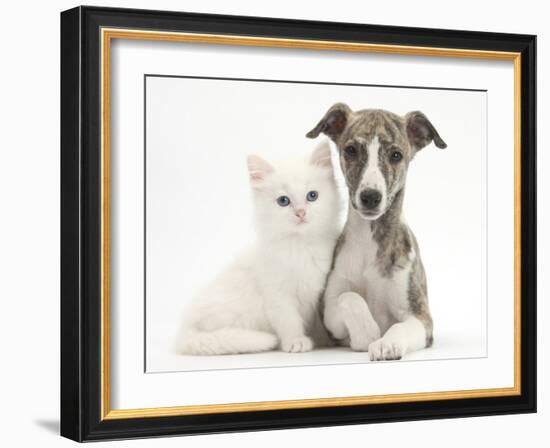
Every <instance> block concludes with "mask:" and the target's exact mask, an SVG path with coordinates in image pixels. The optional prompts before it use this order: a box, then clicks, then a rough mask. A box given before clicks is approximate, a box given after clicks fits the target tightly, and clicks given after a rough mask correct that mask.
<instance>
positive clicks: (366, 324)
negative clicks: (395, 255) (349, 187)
mask: <svg viewBox="0 0 550 448" xmlns="http://www.w3.org/2000/svg"><path fill="white" fill-rule="evenodd" d="M377 251H378V245H377V243H376V241H375V240H374V238H373V235H372V232H371V230H370V226H366V225H365V222H364V221H363V220H362V219H361V218H360V217H359V215H358V213H356V212H352V213H350V216H349V218H348V228H347V232H346V239H345V240H344V245H343V246H342V248H341V250H340V253H339V256H338V258H337V259H336V264H335V267H334V270H333V272H332V273H331V275H330V277H329V281H328V285H327V289H326V292H325V313H324V320H325V325H326V326H327V328H328V330H329V331H330V332H331V333H332V334H333V335H334V336H335V337H336V338H338V339H346V338H349V343H350V346H351V348H353V349H354V350H360V351H367V350H368V351H369V353H370V355H369V356H370V358H371V359H373V360H378V359H386V358H385V357H387V356H388V355H389V354H397V353H398V354H399V355H398V356H403V355H404V354H405V353H407V352H409V351H413V350H418V349H420V348H422V347H424V345H425V340H426V332H425V329H424V326H423V325H422V324H421V323H420V322H419V321H418V319H416V318H415V317H414V316H412V315H411V314H410V312H409V307H408V301H407V290H408V286H409V285H408V282H409V280H408V279H409V274H410V270H411V268H412V262H413V260H414V258H415V256H416V254H415V253H414V251H413V252H411V254H410V256H409V262H408V264H407V265H406V266H405V267H404V268H403V269H402V270H401V271H397V272H395V273H394V274H393V276H392V277H391V278H388V277H384V276H383V275H382V274H381V273H380V271H379V268H378V266H377V261H376V254H377ZM380 335H384V336H383V337H382V338H380Z"/></svg>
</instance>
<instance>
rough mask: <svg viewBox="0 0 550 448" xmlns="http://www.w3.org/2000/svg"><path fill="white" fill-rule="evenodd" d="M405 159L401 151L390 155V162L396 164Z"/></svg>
mask: <svg viewBox="0 0 550 448" xmlns="http://www.w3.org/2000/svg"><path fill="white" fill-rule="evenodd" d="M402 158H403V154H401V153H400V152H399V151H392V153H391V154H390V160H391V161H392V162H394V163H397V162H400V161H401V159H402Z"/></svg>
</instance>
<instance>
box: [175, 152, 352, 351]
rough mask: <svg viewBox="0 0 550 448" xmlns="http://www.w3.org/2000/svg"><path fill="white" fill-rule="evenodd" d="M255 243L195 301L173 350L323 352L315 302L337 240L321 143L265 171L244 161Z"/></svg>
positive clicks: (254, 161) (332, 191)
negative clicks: (301, 157) (302, 157)
mask: <svg viewBox="0 0 550 448" xmlns="http://www.w3.org/2000/svg"><path fill="white" fill-rule="evenodd" d="M248 171H249V175H250V183H251V186H252V196H253V201H254V206H255V207H254V209H255V218H256V228H257V234H258V238H257V242H256V245H255V247H252V248H251V249H250V250H248V251H247V252H246V253H244V254H242V255H241V256H240V257H239V258H238V259H237V260H236V261H235V262H234V263H233V264H231V265H230V266H229V267H228V268H227V269H226V270H225V271H224V272H222V273H221V275H219V276H218V277H217V278H216V279H215V280H214V281H213V282H211V283H210V284H209V285H208V286H207V287H206V288H205V289H204V290H203V291H201V293H200V294H198V296H197V297H195V298H194V303H193V306H192V308H191V310H190V312H189V314H188V317H187V319H186V320H185V322H184V326H183V331H182V332H181V334H180V335H179V339H178V349H179V351H180V352H181V353H186V354H193V355H221V354H234V353H252V352H261V351H267V350H273V349H275V348H277V347H280V348H281V349H282V350H284V351H287V352H305V351H308V350H311V349H312V348H313V345H314V342H313V341H314V340H315V344H316V345H327V344H329V338H328V336H327V335H326V332H325V330H324V327H323V325H322V323H321V321H320V319H319V315H318V308H319V307H318V302H319V298H320V296H321V293H322V291H323V289H324V286H325V281H326V277H327V275H328V273H329V270H330V268H331V263H332V255H333V250H334V245H335V243H336V240H337V238H338V236H339V234H340V230H341V226H340V224H339V213H340V204H339V196H338V192H337V189H336V184H335V180H334V173H333V169H332V163H331V158H330V148H329V146H328V144H327V143H324V144H322V145H321V146H319V147H317V148H316V149H315V150H314V151H313V154H312V155H311V157H310V158H309V159H306V160H300V161H288V162H285V163H278V164H277V165H272V164H270V163H268V162H266V161H265V160H264V159H262V158H261V157H259V156H255V155H251V156H249V157H248Z"/></svg>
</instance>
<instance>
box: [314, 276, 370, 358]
mask: <svg viewBox="0 0 550 448" xmlns="http://www.w3.org/2000/svg"><path fill="white" fill-rule="evenodd" d="M351 286H352V285H351V283H350V282H349V281H348V280H346V279H345V278H343V277H342V276H340V275H338V273H337V272H336V271H333V272H332V274H331V275H330V277H329V281H328V284H327V289H326V292H325V312H324V322H325V325H326V327H327V329H328V330H329V331H330V332H331V333H332V335H333V336H334V337H335V338H336V339H340V340H342V339H345V338H348V337H349V341H350V347H351V348H352V349H353V350H356V351H367V349H368V346H369V344H370V343H371V342H372V341H374V340H376V339H378V338H379V337H380V328H379V327H378V324H377V323H376V321H375V320H374V318H373V317H372V313H371V312H370V310H369V307H368V305H367V302H366V301H365V299H363V297H361V296H360V295H359V294H357V293H355V292H352V291H351Z"/></svg>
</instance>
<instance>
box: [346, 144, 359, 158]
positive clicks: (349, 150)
mask: <svg viewBox="0 0 550 448" xmlns="http://www.w3.org/2000/svg"><path fill="white" fill-rule="evenodd" d="M344 154H345V155H346V156H348V157H350V158H353V157H357V148H356V147H355V146H353V145H348V146H346V147H345V148H344Z"/></svg>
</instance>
